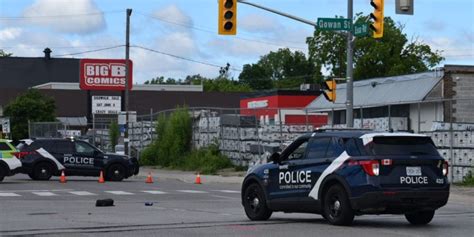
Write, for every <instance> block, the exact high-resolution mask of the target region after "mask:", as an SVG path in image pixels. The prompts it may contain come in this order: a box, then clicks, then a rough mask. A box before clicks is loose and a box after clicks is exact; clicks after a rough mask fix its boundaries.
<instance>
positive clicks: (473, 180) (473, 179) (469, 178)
mask: <svg viewBox="0 0 474 237" xmlns="http://www.w3.org/2000/svg"><path fill="white" fill-rule="evenodd" d="M462 185H466V186H474V176H473V175H472V171H469V173H468V174H467V175H466V177H464V179H463V182H462Z"/></svg>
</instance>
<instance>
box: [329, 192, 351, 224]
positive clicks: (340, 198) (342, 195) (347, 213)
mask: <svg viewBox="0 0 474 237" xmlns="http://www.w3.org/2000/svg"><path fill="white" fill-rule="evenodd" d="M336 202H337V203H338V204H336ZM323 203H324V204H323V212H324V214H323V216H324V217H325V219H326V220H328V221H329V223H331V224H332V225H351V224H352V221H353V220H354V211H353V210H352V208H351V205H350V202H349V198H348V197H347V194H346V191H345V190H344V188H343V187H341V186H340V185H334V186H331V187H330V188H329V189H328V190H327V192H326V194H325V195H324V199H323ZM336 205H337V207H338V208H337V209H335V208H336ZM334 212H336V213H334Z"/></svg>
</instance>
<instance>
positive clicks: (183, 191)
mask: <svg viewBox="0 0 474 237" xmlns="http://www.w3.org/2000/svg"><path fill="white" fill-rule="evenodd" d="M176 191H178V192H182V193H207V192H206V191H199V190H176Z"/></svg>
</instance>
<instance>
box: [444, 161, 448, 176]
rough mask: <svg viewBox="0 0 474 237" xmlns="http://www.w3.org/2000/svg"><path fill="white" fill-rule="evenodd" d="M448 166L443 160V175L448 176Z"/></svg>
mask: <svg viewBox="0 0 474 237" xmlns="http://www.w3.org/2000/svg"><path fill="white" fill-rule="evenodd" d="M448 168H449V165H448V162H447V161H445V162H444V163H443V175H444V176H448Z"/></svg>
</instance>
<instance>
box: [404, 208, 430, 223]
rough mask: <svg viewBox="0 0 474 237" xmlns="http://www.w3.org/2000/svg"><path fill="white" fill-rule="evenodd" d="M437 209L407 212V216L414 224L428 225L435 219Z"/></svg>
mask: <svg viewBox="0 0 474 237" xmlns="http://www.w3.org/2000/svg"><path fill="white" fill-rule="evenodd" d="M434 214H435V211H434V210H431V211H419V212H414V213H407V214H405V218H406V219H407V221H408V222H410V224H412V225H426V224H428V223H430V222H431V220H433V217H434Z"/></svg>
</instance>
